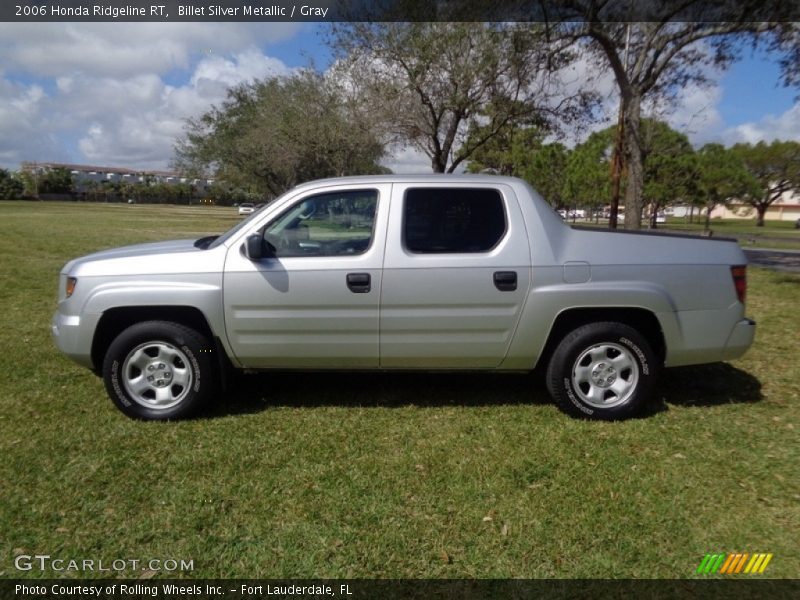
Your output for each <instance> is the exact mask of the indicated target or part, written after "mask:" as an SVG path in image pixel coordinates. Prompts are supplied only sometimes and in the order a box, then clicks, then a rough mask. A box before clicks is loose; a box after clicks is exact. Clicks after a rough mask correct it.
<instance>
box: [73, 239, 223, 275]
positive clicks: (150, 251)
mask: <svg viewBox="0 0 800 600" xmlns="http://www.w3.org/2000/svg"><path fill="white" fill-rule="evenodd" d="M194 244H195V240H172V241H167V242H151V243H147V244H135V245H133V246H122V247H120V248H111V249H109V250H101V251H100V252H94V253H93V254H88V255H86V256H82V257H80V258H76V259H75V260H72V261H70V262H68V263H67V264H66V265H65V266H64V268H63V269H62V273H65V274H70V275H72V276H76V277H80V276H92V275H149V274H152V275H163V274H170V273H187V272H208V271H209V270H213V269H218V268H221V265H217V261H216V260H213V257H216V256H217V255H218V254H220V253H219V252H215V251H213V250H202V249H200V248H197V247H195V245H194ZM223 250H224V248H223Z"/></svg>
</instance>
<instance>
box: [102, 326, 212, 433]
mask: <svg viewBox="0 0 800 600" xmlns="http://www.w3.org/2000/svg"><path fill="white" fill-rule="evenodd" d="M211 350H212V346H211V344H210V343H209V341H208V340H207V339H206V338H205V336H203V335H202V334H200V333H198V332H197V331H195V330H194V329H191V328H189V327H186V326H184V325H181V324H179V323H172V322H170V321H144V322H142V323H137V324H136V325H132V326H131V327H128V328H127V329H125V330H124V331H123V332H122V333H120V334H119V335H118V336H117V337H116V339H115V340H114V341H113V342H112V343H111V345H110V346H109V348H108V352H106V356H105V359H104V361H103V380H104V382H105V385H106V391H107V392H108V395H109V396H110V397H111V400H113V402H114V404H115V405H116V406H117V408H119V409H120V410H121V411H122V412H123V413H125V414H126V415H128V416H129V417H132V418H134V419H144V420H148V421H159V420H165V419H181V418H185V417H188V416H190V415H191V414H193V413H195V412H196V411H197V410H198V409H199V408H200V407H201V406H202V405H203V404H204V403H205V402H206V401H207V400H208V399H209V398H210V397H211V395H212V394H213V391H214V388H215V385H216V382H215V379H216V369H215V365H214V361H213V359H212V357H213V354H212V352H211Z"/></svg>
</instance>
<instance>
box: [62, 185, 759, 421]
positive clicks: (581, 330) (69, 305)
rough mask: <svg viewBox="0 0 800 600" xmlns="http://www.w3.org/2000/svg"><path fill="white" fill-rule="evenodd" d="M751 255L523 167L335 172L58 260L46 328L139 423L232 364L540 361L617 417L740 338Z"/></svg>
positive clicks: (181, 410)
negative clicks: (206, 220)
mask: <svg viewBox="0 0 800 600" xmlns="http://www.w3.org/2000/svg"><path fill="white" fill-rule="evenodd" d="M745 263H746V260H745V257H744V254H743V253H742V250H741V249H740V248H739V246H738V245H737V243H736V242H735V241H728V240H709V239H700V238H688V237H674V236H664V235H649V234H627V233H622V232H610V231H607V232H606V231H589V230H584V231H581V230H576V229H573V228H571V227H569V226H567V225H565V224H564V223H563V222H562V221H561V219H560V218H559V216H558V215H557V214H556V213H555V212H554V211H553V210H552V209H551V208H550V207H549V206H548V205H547V203H546V202H544V201H543V200H542V199H541V197H539V195H538V194H536V193H535V192H534V191H533V190H532V189H531V188H530V187H529V186H528V185H527V184H526V183H525V182H523V181H521V180H518V179H513V178H505V177H492V176H436V175H429V176H378V177H353V178H342V179H330V180H322V181H314V182H311V183H307V184H304V185H301V186H298V187H296V188H294V189H292V190H291V191H289V192H288V193H286V194H285V195H284V196H282V197H281V198H279V199H278V200H276V201H275V202H273V203H271V204H269V205H268V206H266V207H265V208H263V209H262V210H260V211H258V212H256V213H255V214H253V215H252V216H251V217H250V218H248V219H247V220H246V221H243V222H242V223H240V224H239V225H237V226H236V227H234V228H233V229H231V230H230V231H228V232H227V233H225V234H223V235H221V236H219V237H211V238H203V239H200V240H196V241H194V240H181V241H173V242H163V243H151V244H142V245H137V246H128V247H125V248H119V249H114V250H106V251H103V252H98V253H96V254H91V255H89V256H86V257H83V258H79V259H76V260H73V261H71V262H69V263H67V265H66V266H65V267H64V269H63V271H62V272H61V279H60V285H59V303H58V311H57V312H56V314H55V317H54V319H53V325H52V330H53V335H54V336H55V340H56V343H57V344H58V347H59V348H60V349H61V350H62V351H63V352H64V353H65V354H67V355H68V356H69V357H70V358H72V359H73V360H75V361H76V362H78V363H80V364H81V365H84V366H86V367H88V368H90V369H92V370H94V371H95V372H99V373H102V376H103V379H104V380H105V385H106V388H107V390H108V393H109V395H110V396H111V399H112V400H113V401H114V403H115V404H116V405H117V406H118V407H119V408H120V410H122V411H123V412H124V413H125V414H127V415H129V416H132V417H138V418H144V419H167V418H178V417H183V416H186V415H188V414H189V413H191V412H193V411H194V410H195V409H197V408H198V407H199V406H200V405H201V404H202V403H203V402H204V401H206V400H208V399H209V398H210V397H211V396H213V395H214V394H215V392H216V390H218V389H219V386H218V383H219V382H220V380H221V373H222V371H221V370H222V369H225V368H230V366H232V367H234V368H237V369H254V370H259V369H315V370H316V369H354V370H362V369H383V370H392V369H425V370H436V369H448V370H453V369H473V370H483V369H489V370H497V371H520V372H526V371H530V370H532V369H533V368H534V367H536V366H537V365H543V366H546V380H547V387H548V389H549V391H550V393H551V395H552V396H553V398H554V399H555V400H556V402H557V403H558V405H559V406H560V407H561V408H562V409H563V410H565V411H566V412H568V413H570V414H572V415H576V416H583V417H591V418H600V419H617V418H624V417H628V416H630V415H632V414H634V413H636V412H637V411H639V410H640V409H641V408H642V406H643V405H644V404H645V402H646V401H647V398H648V396H649V395H650V393H651V390H652V389H653V386H654V385H655V382H656V378H657V376H658V374H659V372H660V371H661V368H662V367H663V366H667V367H670V366H677V365H690V364H697V363H707V362H713V361H720V360H727V359H732V358H736V357H739V356H741V355H742V354H743V353H744V352H745V351H746V350H747V348H748V347H749V346H750V344H751V343H752V341H753V335H754V332H755V323H754V322H753V321H751V320H749V319H747V318H745V315H744V300H745V290H746V280H745Z"/></svg>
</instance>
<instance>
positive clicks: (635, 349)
mask: <svg viewBox="0 0 800 600" xmlns="http://www.w3.org/2000/svg"><path fill="white" fill-rule="evenodd" d="M619 343H620V344H624V345H625V346H627V347H628V348H630V349H631V350H633V353H634V354H635V355H636V357H637V358H638V359H639V364H640V365H641V367H642V375H649V374H650V367H649V366H648V364H647V357H645V355H644V352H642V350H641V348H639V346H637V345H636V344H634V343H633V342H632V341H631V340H629V339H628V338H626V337H621V338H619Z"/></svg>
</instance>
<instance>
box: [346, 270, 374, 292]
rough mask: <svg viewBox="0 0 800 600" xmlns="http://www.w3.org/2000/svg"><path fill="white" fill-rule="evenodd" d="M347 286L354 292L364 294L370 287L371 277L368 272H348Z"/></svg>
mask: <svg viewBox="0 0 800 600" xmlns="http://www.w3.org/2000/svg"><path fill="white" fill-rule="evenodd" d="M347 287H349V288H350V291H351V292H353V293H354V294H366V293H367V292H369V291H370V290H371V289H372V277H371V276H370V274H369V273H348V274H347Z"/></svg>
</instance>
